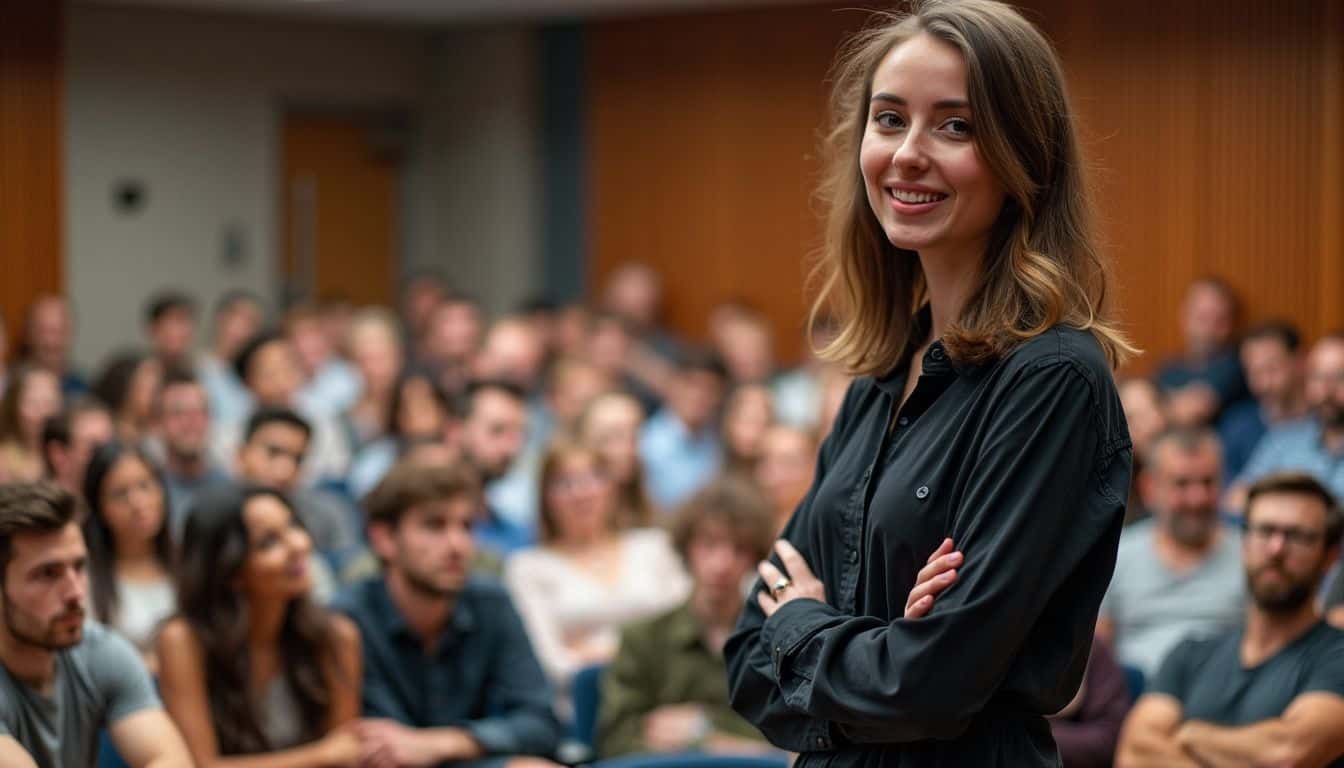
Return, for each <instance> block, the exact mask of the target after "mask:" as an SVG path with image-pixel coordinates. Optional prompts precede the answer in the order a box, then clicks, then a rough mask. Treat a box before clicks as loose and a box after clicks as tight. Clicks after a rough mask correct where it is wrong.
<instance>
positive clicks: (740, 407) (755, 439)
mask: <svg viewBox="0 0 1344 768" xmlns="http://www.w3.org/2000/svg"><path fill="white" fill-rule="evenodd" d="M774 423H775V405H774V401H773V400H772V399H771V397H770V390H769V389H767V388H766V387H765V386H764V385H761V384H746V385H741V386H739V387H737V388H736V389H734V390H733V392H732V394H730V395H729V396H728V400H727V403H726V404H725V405H724V408H723V451H724V455H725V457H726V458H727V464H728V467H729V469H732V470H735V471H741V472H745V473H748V474H750V473H751V472H753V471H755V468H756V463H757V462H758V461H760V459H761V452H762V448H763V446H762V441H763V440H764V439H765V433H766V431H767V430H769V429H770V427H771V426H772V425H774Z"/></svg>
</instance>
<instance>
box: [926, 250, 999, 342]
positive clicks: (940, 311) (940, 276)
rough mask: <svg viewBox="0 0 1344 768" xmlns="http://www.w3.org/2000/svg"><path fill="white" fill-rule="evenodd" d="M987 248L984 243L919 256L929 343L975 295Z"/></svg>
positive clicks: (958, 315) (952, 323)
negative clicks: (930, 322) (926, 303)
mask: <svg viewBox="0 0 1344 768" xmlns="http://www.w3.org/2000/svg"><path fill="white" fill-rule="evenodd" d="M987 245H988V243H987V242H976V243H972V244H970V245H969V246H961V247H949V248H946V249H942V250H938V251H929V250H924V251H920V252H919V261H920V265H921V266H922V267H923V270H924V284H925V285H926V286H927V287H928V295H929V311H930V316H931V320H932V323H933V325H932V327H931V328H930V330H929V339H930V340H932V339H938V338H941V337H942V336H943V334H945V333H947V330H948V329H949V328H951V327H952V326H953V325H955V324H956V322H957V319H958V318H960V317H961V313H962V311H963V310H964V309H965V308H966V302H967V301H969V300H970V298H971V294H972V293H974V292H975V289H976V283H977V281H978V280H979V277H980V263H981V261H982V260H983V258H984V254H985V249H986V247H987Z"/></svg>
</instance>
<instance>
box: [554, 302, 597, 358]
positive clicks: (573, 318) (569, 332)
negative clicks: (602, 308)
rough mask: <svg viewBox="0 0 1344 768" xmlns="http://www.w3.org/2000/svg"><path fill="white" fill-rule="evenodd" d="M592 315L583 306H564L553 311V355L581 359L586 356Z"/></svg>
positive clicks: (575, 304) (576, 304)
mask: <svg viewBox="0 0 1344 768" xmlns="http://www.w3.org/2000/svg"><path fill="white" fill-rule="evenodd" d="M591 322H592V315H591V314H590V313H589V312H588V308H587V307H586V306H584V305H583V304H578V303H574V304H565V305H564V306H562V307H560V308H559V309H557V310H556V311H555V354H556V355H557V356H558V357H583V356H584V355H585V354H588V346H589V333H588V329H589V326H590V323H591Z"/></svg>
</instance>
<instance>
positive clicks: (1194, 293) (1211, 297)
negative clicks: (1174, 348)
mask: <svg viewBox="0 0 1344 768" xmlns="http://www.w3.org/2000/svg"><path fill="white" fill-rule="evenodd" d="M1236 325H1237V297H1236V294H1235V293H1233V292H1232V286H1230V285H1228V284H1227V282H1226V281H1225V280H1223V279H1222V278H1218V277H1213V276H1208V277H1202V278H1200V279H1198V280H1196V281H1194V282H1193V283H1191V284H1190V288H1189V290H1188V291H1187V292H1186V294H1185V301H1184V303H1183V304H1182V305H1181V331H1182V333H1183V334H1184V336H1185V346H1186V352H1187V353H1189V354H1190V355H1191V356H1193V357H1196V358H1208V357H1211V356H1212V355H1214V354H1215V353H1217V352H1220V351H1222V350H1223V349H1226V348H1227V347H1228V346H1229V344H1230V343H1231V341H1232V333H1233V331H1235V330H1236Z"/></svg>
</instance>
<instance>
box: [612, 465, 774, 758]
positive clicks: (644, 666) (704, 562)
mask: <svg viewBox="0 0 1344 768" xmlns="http://www.w3.org/2000/svg"><path fill="white" fill-rule="evenodd" d="M774 535H775V525H774V517H773V515H772V514H771V509H770V506H769V504H768V503H767V502H766V500H765V499H764V498H763V497H761V495H760V494H759V492H758V491H757V490H756V489H755V488H754V487H752V486H751V484H750V483H749V482H748V481H746V480H745V479H743V478H737V477H727V478H724V479H722V480H719V481H716V482H715V483H712V484H710V485H709V486H707V487H706V488H704V489H703V490H701V491H700V492H698V493H697V494H696V495H695V496H694V497H692V498H691V500H690V501H689V502H687V503H686V505H685V506H684V507H683V508H682V510H681V511H680V512H679V513H678V516H677V520H676V523H675V527H674V529H673V534H672V537H673V541H674V542H675V545H676V549H677V552H678V554H680V556H681V559H682V562H683V563H684V564H685V566H686V570H687V571H688V572H689V573H690V577H691V582H692V587H691V595H690V598H689V600H687V601H686V602H685V603H683V604H681V605H679V606H678V607H676V608H674V609H673V610H671V611H668V612H666V613H662V614H660V615H658V616H656V617H654V618H651V619H645V620H643V621H638V622H634V623H631V624H628V625H627V626H626V627H625V629H624V630H623V631H622V633H621V640H620V650H619V651H618V652H617V654H616V656H615V658H614V659H613V660H612V662H611V664H610V665H609V666H608V667H607V668H606V670H604V672H603V674H602V707H601V713H600V717H599V721H598V743H599V751H600V752H601V754H602V755H603V756H605V757H611V756H615V755H625V754H631V753H638V752H691V751H696V752H704V753H709V754H757V753H762V752H768V751H771V750H772V748H771V746H770V745H769V744H768V743H766V742H765V740H764V739H763V737H762V736H761V734H760V733H759V732H758V731H757V730H756V729H755V728H754V727H753V726H752V725H751V724H750V723H748V722H746V721H745V720H743V719H742V717H741V716H740V715H738V714H737V713H736V712H734V711H733V709H732V707H730V706H729V705H728V682H727V670H726V669H725V667H724V662H723V645H724V642H725V641H727V639H728V635H729V634H731V633H732V631H733V628H734V627H735V626H736V625H737V617H738V614H739V612H740V611H741V610H742V603H743V599H744V594H745V593H744V585H745V584H746V583H748V580H749V579H750V578H751V576H752V575H753V574H754V573H755V569H756V564H757V563H758V562H760V561H761V560H763V559H765V557H766V556H767V555H769V554H770V546H771V543H772V542H773V540H774Z"/></svg>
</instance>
